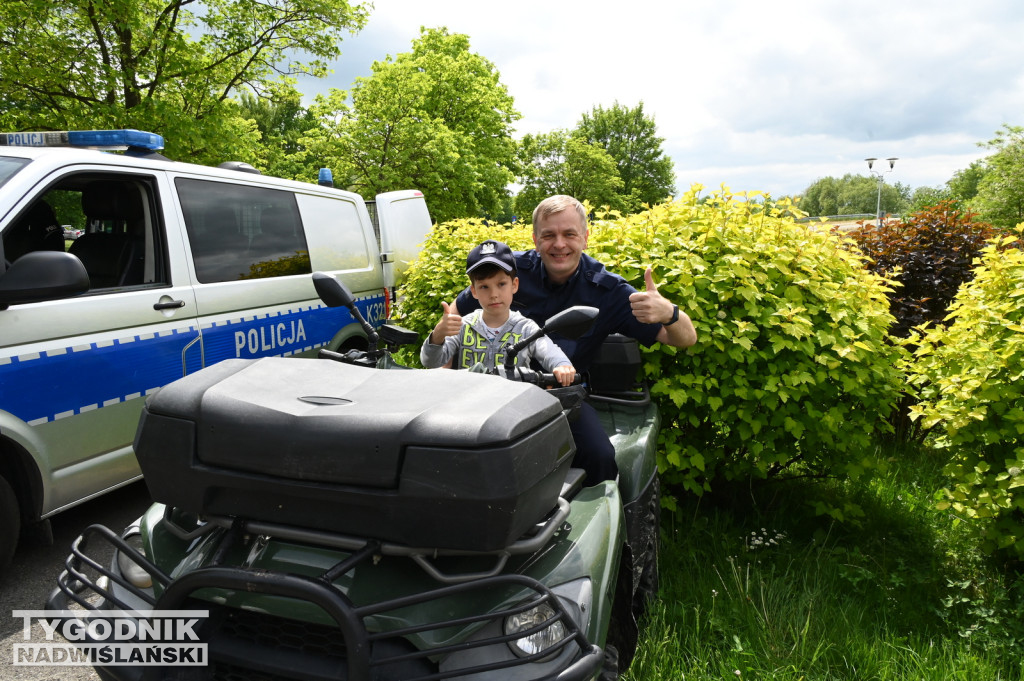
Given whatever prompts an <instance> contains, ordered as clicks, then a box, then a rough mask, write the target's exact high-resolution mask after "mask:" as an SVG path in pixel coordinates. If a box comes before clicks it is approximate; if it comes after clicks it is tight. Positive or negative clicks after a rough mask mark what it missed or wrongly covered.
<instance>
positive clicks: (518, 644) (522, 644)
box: [505, 603, 566, 657]
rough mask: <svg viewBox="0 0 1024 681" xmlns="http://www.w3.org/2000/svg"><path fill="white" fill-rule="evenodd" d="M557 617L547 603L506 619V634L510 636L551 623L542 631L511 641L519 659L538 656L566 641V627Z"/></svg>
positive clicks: (510, 643) (511, 645) (511, 646)
mask: <svg viewBox="0 0 1024 681" xmlns="http://www.w3.org/2000/svg"><path fill="white" fill-rule="evenodd" d="M556 617H557V615H556V613H555V609H554V608H552V607H551V606H550V605H548V604H547V603H541V604H540V605H538V606H537V607H535V608H531V609H529V610H526V611H524V612H520V613H516V614H515V615H509V616H508V617H506V618H505V633H506V634H508V635H515V634H518V633H520V632H526V631H530V630H531V629H535V628H537V627H540V626H543V625H544V623H545V622H548V623H549V624H548V625H547V626H544V627H543V628H542V629H538V630H537V631H534V632H532V633H529V634H526V635H525V636H523V637H522V638H516V639H513V640H511V641H509V642H508V645H509V647H510V648H511V649H512V652H513V653H515V654H516V655H518V656H519V657H526V656H528V655H536V654H537V653H542V652H544V651H545V650H547V649H548V648H550V647H551V646H553V645H555V644H556V643H559V642H560V641H562V640H563V639H565V635H566V632H565V625H564V624H563V623H562V621H561V620H558V619H555V618H556Z"/></svg>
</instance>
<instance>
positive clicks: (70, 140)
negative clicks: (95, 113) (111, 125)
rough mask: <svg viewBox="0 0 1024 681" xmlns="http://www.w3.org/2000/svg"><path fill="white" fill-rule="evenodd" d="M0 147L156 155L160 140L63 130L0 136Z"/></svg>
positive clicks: (134, 132)
mask: <svg viewBox="0 0 1024 681" xmlns="http://www.w3.org/2000/svg"><path fill="white" fill-rule="evenodd" d="M0 146H9V147H84V148H89V149H130V148H135V149H146V150H148V151H160V150H161V149H163V148H164V138H163V137H161V136H160V135H157V134H155V133H152V132H143V131H141V130H65V131H62V132H60V131H58V132H0Z"/></svg>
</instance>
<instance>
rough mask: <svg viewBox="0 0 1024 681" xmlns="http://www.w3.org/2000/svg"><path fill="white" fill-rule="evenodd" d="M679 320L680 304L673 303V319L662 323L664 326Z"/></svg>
mask: <svg viewBox="0 0 1024 681" xmlns="http://www.w3.org/2000/svg"><path fill="white" fill-rule="evenodd" d="M678 321H679V306H678V305H673V306H672V319H670V320H668V321H667V322H665V323H664V324H662V326H672V325H673V324H675V323H676V322H678Z"/></svg>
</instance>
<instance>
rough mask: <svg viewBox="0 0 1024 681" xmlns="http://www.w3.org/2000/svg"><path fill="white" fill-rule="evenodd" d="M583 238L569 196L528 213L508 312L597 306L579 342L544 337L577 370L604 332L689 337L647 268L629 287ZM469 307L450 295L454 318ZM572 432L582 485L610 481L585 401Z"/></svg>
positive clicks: (466, 298) (579, 211)
mask: <svg viewBox="0 0 1024 681" xmlns="http://www.w3.org/2000/svg"><path fill="white" fill-rule="evenodd" d="M587 236H588V232H587V213H586V209H585V208H584V207H583V205H582V204H581V203H580V202H579V201H577V200H576V199H574V198H573V197H571V196H564V195H556V196H551V197H548V198H547V199H544V200H543V201H541V202H540V204H538V205H537V208H536V209H535V210H534V211H533V244H534V249H532V250H529V251H524V252H517V253H516V254H515V255H516V266H517V269H518V271H519V289H518V291H516V294H515V298H514V300H513V309H516V310H518V311H519V312H521V313H522V314H523V315H525V316H527V317H529V318H530V319H533V320H534V321H536V322H537V323H538V324H541V325H543V324H544V323H545V322H546V321H547V319H548V318H549V317H551V316H552V315H554V314H555V313H557V312H561V311H562V310H564V309H566V308H569V307H572V306H573V305H590V306H592V307H596V308H598V309H599V310H600V311H601V313H600V315H599V316H598V318H597V321H596V322H595V323H594V326H593V328H592V329H591V330H590V331H589V332H588V333H587V334H586V335H585V336H583V337H582V338H580V339H579V340H575V341H574V340H570V339H568V338H564V337H560V336H558V335H552V340H554V341H555V343H557V344H558V345H559V347H561V348H562V350H563V351H564V352H565V354H566V355H568V357H569V359H570V360H572V363H573V366H575V367H576V370H577V371H580V372H583V371H586V370H587V369H588V367H589V366H590V363H591V362H592V361H593V359H594V357H595V356H596V354H597V351H598V349H599V348H600V347H601V344H602V343H603V342H604V339H605V338H607V337H608V335H609V334H612V333H621V334H623V335H625V336H629V337H630V338H635V339H636V340H637V341H639V342H640V343H642V344H643V345H645V346H651V345H654V343H665V344H667V345H673V346H675V347H678V348H686V347H689V346H691V345H693V344H694V343H696V342H697V332H696V330H695V329H694V328H693V323H692V322H691V321H690V318H689V317H688V316H687V315H686V313H685V312H683V311H681V310H680V309H679V306H678V305H675V304H673V303H672V302H671V301H669V300H668V299H666V298H665V297H664V296H662V295H661V294H660V293H658V288H657V286H655V284H654V279H653V277H652V275H651V270H650V268H648V269H647V272H646V273H645V274H644V278H645V284H646V285H645V290H643V291H637V290H636V289H635V288H633V287H632V286H631V285H630V284H629V283H628V282H626V280H625V279H623V278H622V277H620V276H619V275H617V274H613V273H611V272H609V271H608V270H606V269H605V267H604V265H602V264H601V263H599V262H598V261H596V260H594V259H593V258H591V257H590V256H589V255H587V254H585V253H584V252H583V251H584V249H586V247H587ZM477 307H479V305H478V303H477V302H476V300H475V299H474V298H473V297H472V295H471V294H470V293H469V291H468V290H467V291H463V292H462V293H460V294H459V296H458V297H457V298H456V299H455V304H454V306H453V307H452V309H451V312H452V313H453V314H455V315H460V314H464V313H466V312H469V311H471V310H474V309H476V308H477ZM572 431H573V437H574V438H575V440H576V448H577V453H576V459H575V460H574V462H573V465H574V466H577V467H580V468H583V469H584V470H585V471H586V472H587V480H588V482H589V483H590V484H594V483H596V482H599V481H601V480H612V479H614V478H615V476H616V474H617V472H618V469H617V468H616V466H615V450H614V449H613V448H612V445H611V442H609V440H608V436H607V435H606V434H605V432H604V429H603V428H602V427H601V423H600V421H599V419H598V416H597V412H596V411H594V409H593V408H592V407H590V405H586V404H585V405H584V408H583V409H582V410H581V414H580V417H579V419H577V420H576V421H575V422H574V423H573V424H572Z"/></svg>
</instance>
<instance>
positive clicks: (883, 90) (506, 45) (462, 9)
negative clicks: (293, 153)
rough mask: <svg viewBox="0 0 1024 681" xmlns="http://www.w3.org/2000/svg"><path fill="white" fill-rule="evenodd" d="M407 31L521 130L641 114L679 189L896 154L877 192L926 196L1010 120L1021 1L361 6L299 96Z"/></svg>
mask: <svg viewBox="0 0 1024 681" xmlns="http://www.w3.org/2000/svg"><path fill="white" fill-rule="evenodd" d="M421 26H427V27H436V26H447V27H448V29H449V30H451V31H453V32H460V33H465V34H467V35H469V37H470V42H471V46H472V49H473V51H474V52H476V53H478V54H480V55H482V56H484V57H486V58H487V59H489V60H491V61H492V62H493V63H494V64H495V65H496V67H497V68H498V70H499V71H500V72H501V77H502V82H503V83H504V84H505V85H506V87H508V89H509V92H510V93H511V94H512V95H513V96H514V97H515V100H516V106H517V108H518V109H519V111H520V112H521V113H522V114H523V118H522V120H520V121H519V122H518V124H517V130H518V131H519V132H520V133H527V132H531V133H536V132H545V131H548V130H551V129H553V128H569V127H573V126H575V124H576V123H577V121H578V120H579V118H580V116H581V115H582V114H583V113H584V112H588V111H590V109H591V108H592V107H593V106H594V105H598V104H600V105H603V106H607V105H610V104H612V103H613V102H614V101H616V100H617V101H619V102H621V103H623V104H627V105H634V104H636V103H637V102H638V101H641V100H642V101H643V102H644V110H645V112H647V113H648V114H650V115H652V116H654V118H655V121H656V122H657V125H658V131H659V134H660V135H661V136H663V137H664V138H665V140H666V141H665V149H666V151H667V152H668V153H669V155H671V156H672V158H673V160H674V162H675V166H676V172H677V175H678V179H679V187H678V188H679V189H680V190H684V189H686V188H687V187H688V186H689V184H690V183H692V182H698V183H702V184H704V185H706V186H708V187H716V186H718V185H719V184H721V183H722V182H725V183H727V184H728V185H729V186H730V187H731V188H733V189H734V190H737V191H740V190H763V191H768V192H770V193H772V194H774V195H776V196H778V195H782V194H789V193H796V192H799V191H801V190H802V189H803V188H805V187H806V186H807V185H808V184H810V183H811V182H813V181H814V180H815V179H817V178H819V177H824V176H826V175H832V176H842V175H844V174H846V173H862V174H863V173H866V170H867V167H866V164H864V162H863V159H864V158H865V157H867V156H877V157H881V158H885V157H889V156H898V157H900V161H899V162H898V163H897V166H896V170H895V171H894V172H893V173H892V174H890V175H887V177H886V180H887V181H892V182H896V181H899V182H903V183H904V184H908V185H910V186H912V187H917V186H938V185H941V184H943V183H944V182H945V181H946V180H948V179H949V178H950V177H951V176H952V174H953V173H954V172H955V171H956V170H958V169H961V168H965V167H966V166H967V165H969V164H970V163H971V161H973V160H976V159H978V158H981V157H982V156H984V155H985V152H984V150H983V149H979V148H978V147H977V146H976V143H977V142H979V141H984V140H988V139H990V138H991V137H992V136H993V134H994V133H995V131H996V130H997V129H999V128H1000V127H1001V126H1002V125H1003V124H1004V123H1010V124H1024V120H1022V118H1024V75H1022V74H1021V72H1020V68H1019V67H1020V64H1021V63H1024V41H1021V40H1020V39H1019V36H1020V35H1022V33H1024V30H1022V29H1024V5H1020V4H1019V3H1014V2H1005V1H1004V0H976V1H975V2H972V3H963V2H960V1H954V0H902V2H900V1H898V0H860V1H859V2H842V3H840V2H837V1H835V0H790V1H789V2H786V3H765V2H755V1H754V0H719V1H717V2H712V1H710V0H677V2H675V3H667V2H664V1H663V0H657V1H655V0H634V1H633V2H629V3H621V2H616V3H612V2H609V1H608V0H590V1H588V2H565V1H559V0H544V1H540V0H521V1H520V2H517V3H513V4H505V5H494V4H491V3H482V2H479V0H474V1H470V0H432V1H431V2H422V0H419V1H416V2H414V1H413V0H378V1H377V2H376V7H375V9H374V10H373V11H372V13H371V15H370V21H369V24H368V26H367V28H366V29H364V31H363V32H362V33H360V34H359V35H357V36H356V37H354V38H352V39H350V40H348V41H346V42H345V43H344V44H343V45H342V51H343V57H342V59H341V60H340V61H339V63H338V64H337V65H335V70H336V72H337V73H336V75H335V76H334V77H333V78H331V79H329V80H328V81H327V82H319V83H317V82H312V81H303V82H302V83H301V87H303V88H304V89H305V91H306V93H307V94H312V93H313V92H315V91H317V90H322V89H326V87H327V86H333V87H341V88H348V87H349V86H350V84H351V82H352V79H353V78H354V77H355V76H358V75H369V73H370V65H371V63H372V62H373V61H374V60H375V59H383V58H384V57H385V55H388V54H391V55H394V54H397V53H399V52H404V51H408V50H409V49H410V46H411V43H412V41H413V40H414V39H415V38H416V37H417V36H418V35H419V29H420V27H421Z"/></svg>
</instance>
